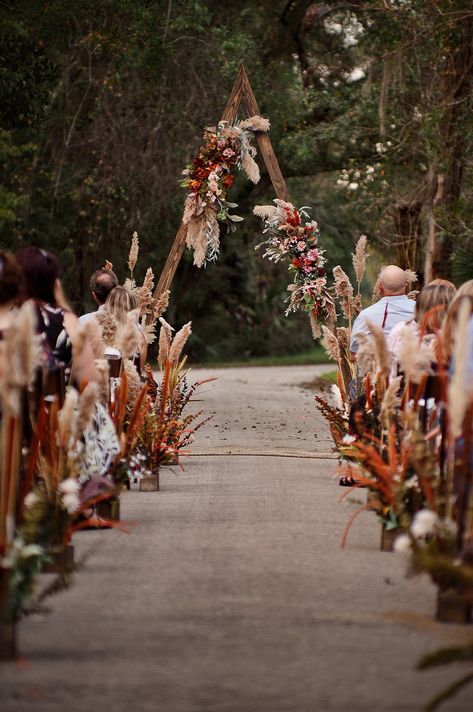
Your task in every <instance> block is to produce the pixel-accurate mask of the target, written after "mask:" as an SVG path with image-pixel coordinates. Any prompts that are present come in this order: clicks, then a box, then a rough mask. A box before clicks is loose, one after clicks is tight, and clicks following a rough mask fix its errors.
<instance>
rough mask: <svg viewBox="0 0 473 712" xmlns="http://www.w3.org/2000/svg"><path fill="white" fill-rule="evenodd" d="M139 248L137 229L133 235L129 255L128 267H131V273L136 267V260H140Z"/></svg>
mask: <svg viewBox="0 0 473 712" xmlns="http://www.w3.org/2000/svg"><path fill="white" fill-rule="evenodd" d="M138 250H139V240H138V233H137V232H136V230H135V232H134V233H133V237H132V238H131V247H130V254H129V255H128V267H129V269H130V272H131V273H133V270H134V269H135V267H136V262H137V260H138Z"/></svg>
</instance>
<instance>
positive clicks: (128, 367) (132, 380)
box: [123, 359, 142, 409]
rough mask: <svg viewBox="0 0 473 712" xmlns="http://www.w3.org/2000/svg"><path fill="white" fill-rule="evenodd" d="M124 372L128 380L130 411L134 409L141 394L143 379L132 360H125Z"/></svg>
mask: <svg viewBox="0 0 473 712" xmlns="http://www.w3.org/2000/svg"><path fill="white" fill-rule="evenodd" d="M123 370H124V371H125V373H126V376H127V380H128V396H127V398H128V402H127V405H128V407H129V408H130V409H133V408H134V407H135V405H136V402H137V400H138V398H139V396H140V393H141V389H142V385H141V379H140V376H139V374H138V371H137V370H136V366H135V365H134V363H133V361H130V359H124V360H123Z"/></svg>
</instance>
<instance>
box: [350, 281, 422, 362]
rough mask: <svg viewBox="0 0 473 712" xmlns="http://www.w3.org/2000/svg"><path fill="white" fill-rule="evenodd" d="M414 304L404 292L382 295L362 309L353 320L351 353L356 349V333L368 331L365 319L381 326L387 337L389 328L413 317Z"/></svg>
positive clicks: (367, 332)
mask: <svg viewBox="0 0 473 712" xmlns="http://www.w3.org/2000/svg"><path fill="white" fill-rule="evenodd" d="M415 306H416V304H415V302H414V301H413V300H412V299H409V298H408V297H406V295H405V294H400V295H398V296H395V297H383V298H382V299H380V300H379V302H376V303H375V304H372V305H371V306H370V307H367V308H366V309H363V311H361V312H360V313H359V314H358V316H357V317H356V319H355V321H354V322H353V328H352V331H351V339H350V351H352V352H353V353H356V352H357V351H358V348H359V344H358V339H357V338H356V337H357V334H360V333H361V334H369V333H370V330H369V328H368V325H367V323H366V322H367V321H370V322H371V323H372V324H376V326H380V327H382V328H383V331H384V335H385V336H386V337H387V336H388V334H389V333H390V331H391V329H392V328H393V327H394V326H395V325H396V324H399V322H400V321H410V319H412V318H413V316H414V311H415Z"/></svg>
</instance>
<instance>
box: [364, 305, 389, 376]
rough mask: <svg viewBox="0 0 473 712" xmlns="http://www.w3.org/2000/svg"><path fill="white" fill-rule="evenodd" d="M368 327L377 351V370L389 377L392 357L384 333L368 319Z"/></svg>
mask: <svg viewBox="0 0 473 712" xmlns="http://www.w3.org/2000/svg"><path fill="white" fill-rule="evenodd" d="M366 326H367V327H368V329H369V330H370V332H371V334H372V336H373V341H374V346H375V349H376V361H377V370H378V371H380V372H381V373H383V374H384V375H386V376H387V375H388V374H389V372H390V371H391V361H392V356H391V353H390V351H389V349H388V344H387V342H386V337H385V336H384V331H383V330H382V328H381V327H380V326H377V325H376V324H373V323H372V322H371V321H369V320H368V319H367V320H366Z"/></svg>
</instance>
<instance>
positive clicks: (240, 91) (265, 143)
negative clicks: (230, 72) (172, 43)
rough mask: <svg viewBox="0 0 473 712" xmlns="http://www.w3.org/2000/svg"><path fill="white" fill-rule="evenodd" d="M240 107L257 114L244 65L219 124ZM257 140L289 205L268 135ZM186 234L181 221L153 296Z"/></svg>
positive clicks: (167, 278) (167, 279)
mask: <svg viewBox="0 0 473 712" xmlns="http://www.w3.org/2000/svg"><path fill="white" fill-rule="evenodd" d="M240 105H243V107H244V109H245V111H246V114H247V116H248V117H250V116H255V114H258V115H259V114H260V110H259V106H258V102H257V101H256V97H255V95H254V94H253V90H252V88H251V85H250V81H249V79H248V75H247V73H246V69H245V67H244V65H243V64H242V65H241V67H240V71H239V72H238V76H237V78H236V81H235V84H234V85H233V89H232V91H231V93H230V96H229V98H228V102H227V105H226V107H225V111H224V112H223V114H222V118H221V121H228V122H229V123H231V122H232V121H233V120H234V119H235V117H236V115H237V112H238V109H239V108H240ZM256 138H257V140H258V145H259V150H260V153H261V156H262V158H263V161H264V162H265V165H266V168H267V170H268V173H269V175H270V178H271V182H272V184H273V187H274V191H275V193H276V195H277V197H278V198H281V199H282V200H286V201H287V202H289V203H290V202H291V197H290V195H289V191H288V189H287V185H286V181H285V180H284V178H283V175H282V173H281V169H280V168H279V163H278V160H277V158H276V154H275V153H274V149H273V146H272V143H271V139H270V138H269V136H268V134H267V133H263V132H258V133H257V134H256ZM185 234H186V229H185V226H184V225H183V224H182V222H181V225H180V227H179V230H178V231H177V235H176V237H175V239H174V242H173V245H172V247H171V250H170V252H169V254H168V257H167V260H166V264H165V265H164V268H163V271H162V272H161V276H160V278H159V281H158V284H157V285H156V289H155V292H154V296H155V297H159V296H160V295H161V294H162V293H163V292H164V291H166V289H170V288H171V284H172V280H173V278H174V275H175V273H176V270H177V267H178V265H179V262H180V261H181V257H182V255H183V253H184V249H185V246H186V241H185Z"/></svg>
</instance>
